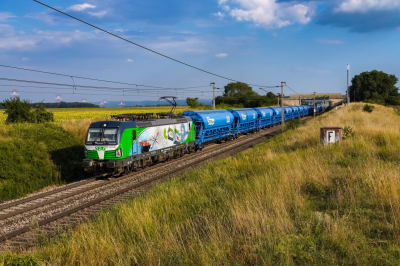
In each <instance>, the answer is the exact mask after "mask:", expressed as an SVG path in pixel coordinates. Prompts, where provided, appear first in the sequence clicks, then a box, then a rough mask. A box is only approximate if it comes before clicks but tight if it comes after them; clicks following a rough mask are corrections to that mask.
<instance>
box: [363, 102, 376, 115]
mask: <svg viewBox="0 0 400 266" xmlns="http://www.w3.org/2000/svg"><path fill="white" fill-rule="evenodd" d="M373 109H374V107H373V106H372V105H369V104H368V103H367V104H366V105H364V108H363V111H364V112H368V113H372V111H373Z"/></svg>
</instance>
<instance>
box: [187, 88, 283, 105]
mask: <svg viewBox="0 0 400 266" xmlns="http://www.w3.org/2000/svg"><path fill="white" fill-rule="evenodd" d="M198 100H199V98H187V99H186V103H187V105H188V106H190V107H191V108H201V109H211V106H210V105H208V106H207V105H204V104H201V103H199V101H198ZM215 104H216V108H217V109H229V108H252V107H263V106H274V105H277V104H278V97H277V96H276V95H275V94H274V93H272V92H268V93H266V94H265V95H260V94H258V93H257V92H255V91H253V88H252V87H250V86H249V85H247V84H245V83H242V82H232V83H229V84H228V85H226V86H225V87H224V93H223V94H222V96H217V97H215Z"/></svg>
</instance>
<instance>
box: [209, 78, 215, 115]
mask: <svg viewBox="0 0 400 266" xmlns="http://www.w3.org/2000/svg"><path fill="white" fill-rule="evenodd" d="M210 84H212V85H213V110H215V82H212V83H210Z"/></svg>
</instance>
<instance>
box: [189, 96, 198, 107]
mask: <svg viewBox="0 0 400 266" xmlns="http://www.w3.org/2000/svg"><path fill="white" fill-rule="evenodd" d="M186 104H187V105H188V106H190V108H198V107H199V106H200V103H199V98H190V97H188V98H186Z"/></svg>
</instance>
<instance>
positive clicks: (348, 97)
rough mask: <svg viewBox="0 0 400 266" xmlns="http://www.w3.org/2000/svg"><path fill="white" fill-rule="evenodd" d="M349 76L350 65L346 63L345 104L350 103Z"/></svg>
mask: <svg viewBox="0 0 400 266" xmlns="http://www.w3.org/2000/svg"><path fill="white" fill-rule="evenodd" d="M349 76H350V66H349V64H347V95H346V96H347V104H348V105H349V104H350V89H349Z"/></svg>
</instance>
